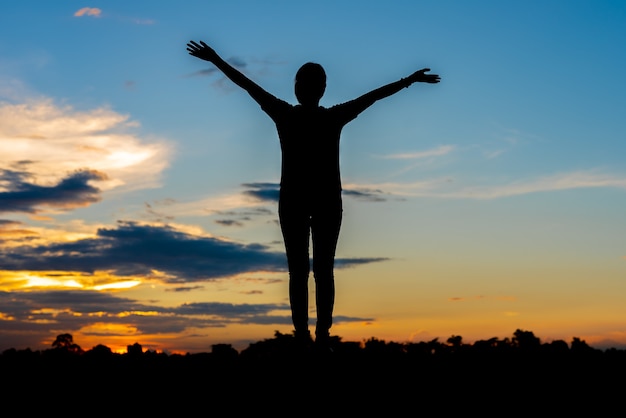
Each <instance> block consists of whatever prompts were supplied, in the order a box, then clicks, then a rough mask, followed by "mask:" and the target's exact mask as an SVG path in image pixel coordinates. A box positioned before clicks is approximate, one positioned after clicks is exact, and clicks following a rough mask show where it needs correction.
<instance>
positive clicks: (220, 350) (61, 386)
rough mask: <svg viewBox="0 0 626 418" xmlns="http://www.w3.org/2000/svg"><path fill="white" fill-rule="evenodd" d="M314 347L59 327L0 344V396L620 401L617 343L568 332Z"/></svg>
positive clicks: (307, 406) (209, 402)
mask: <svg viewBox="0 0 626 418" xmlns="http://www.w3.org/2000/svg"><path fill="white" fill-rule="evenodd" d="M325 348H326V349H324V350H319V349H318V348H317V347H316V346H315V344H313V343H312V344H311V345H308V346H302V345H301V344H299V343H298V341H297V340H296V339H295V338H294V336H293V335H290V334H281V333H280V332H276V333H275V335H274V337H273V338H269V339H265V340H262V341H258V342H255V343H252V344H250V345H249V346H248V347H247V348H245V349H243V350H241V352H238V351H237V350H235V349H234V348H233V347H232V346H231V345H230V344H216V345H213V346H211V350H210V351H207V352H203V353H193V354H192V353H187V354H167V353H163V352H156V351H151V350H144V349H143V347H142V346H141V345H140V344H139V343H135V344H133V345H129V346H128V347H127V352H126V353H124V354H120V353H114V352H112V350H111V349H110V348H108V347H107V346H105V345H101V344H100V345H97V346H95V347H93V348H91V349H89V350H83V349H82V348H81V347H80V346H79V345H78V344H76V343H75V342H74V341H73V337H72V335H71V334H61V335H59V336H57V338H56V340H55V341H54V342H53V343H52V346H51V347H50V348H49V349H46V350H41V351H33V350H30V349H23V350H17V349H13V348H12V349H8V350H5V351H4V352H2V354H1V355H0V376H2V380H1V381H2V383H3V388H2V390H3V392H2V393H3V395H4V398H3V399H5V400H11V399H14V397H13V396H22V395H23V394H28V396H30V397H31V398H32V399H34V400H37V402H44V401H43V400H44V399H48V401H50V402H58V400H59V399H66V398H67V397H68V396H71V399H74V400H77V399H78V400H89V401H90V402H91V403H90V404H89V408H91V409H89V410H88V411H91V412H94V411H97V410H99V409H100V408H104V407H111V408H113V406H115V408H118V409H119V410H120V411H122V410H123V411H124V412H127V415H130V414H131V413H132V411H129V410H128V405H132V406H134V407H136V409H135V410H134V411H135V413H137V414H141V416H147V415H146V414H147V410H151V411H153V412H156V413H157V414H156V415H157V416H161V415H162V414H170V413H172V414H174V412H171V411H172V410H171V409H167V408H175V409H176V412H175V413H176V416H186V415H188V416H191V414H196V415H197V413H198V411H202V410H204V409H203V408H210V409H211V411H215V409H214V408H218V409H219V408H222V409H221V410H226V409H224V408H227V410H228V411H229V415H233V416H243V415H244V414H251V413H254V414H258V413H259V412H263V411H266V412H272V413H273V414H274V415H273V416H292V415H303V416H310V415H315V414H319V415H324V416H334V414H333V413H330V414H327V412H328V411H329V410H331V411H333V412H336V413H337V414H339V413H342V414H346V415H347V416H356V414H365V415H366V416H370V415H372V414H374V413H376V414H379V413H380V414H383V413H384V416H397V415H398V414H407V415H408V416H418V415H420V414H418V413H416V412H424V411H426V412H433V411H444V412H445V411H447V412H449V414H446V413H443V414H442V416H450V415H451V414H452V411H460V412H463V413H464V414H465V412H468V411H470V410H473V411H476V412H478V413H479V414H480V416H481V417H485V416H501V415H511V416H526V415H527V414H528V413H532V414H533V416H536V415H534V414H535V413H536V412H537V411H538V410H541V412H542V414H540V415H538V416H547V415H546V414H550V412H552V413H553V414H556V415H555V416H565V415H563V414H565V413H566V412H567V411H569V412H576V413H581V412H584V411H586V409H585V408H586V407H589V408H593V412H594V413H593V415H591V416H603V415H602V414H601V413H600V411H602V410H603V408H607V407H613V406H614V405H618V404H619V405H620V406H619V407H620V408H622V407H623V405H622V404H621V402H622V401H621V400H622V399H623V393H624V391H625V390H626V385H625V384H624V383H623V382H624V376H625V375H626V351H625V350H620V349H615V348H611V349H606V350H600V349H596V348H593V347H591V346H589V345H588V344H587V343H586V342H585V341H583V340H581V339H579V338H573V339H572V341H571V342H570V343H567V342H565V341H559V340H557V341H552V342H549V343H544V342H542V341H541V340H540V339H539V338H538V337H536V336H535V335H534V333H533V332H531V331H524V330H519V329H518V330H516V331H515V332H514V333H513V336H512V337H511V338H504V339H499V338H491V339H488V340H480V341H475V342H473V343H471V344H469V343H464V342H463V339H462V337H460V336H451V337H450V338H448V339H447V340H446V341H445V342H442V341H439V340H438V339H434V340H431V341H424V342H411V343H398V342H387V341H383V340H379V339H377V338H370V339H369V340H366V341H363V342H344V341H342V340H341V338H340V337H337V336H335V337H333V338H332V342H331V349H332V350H328V349H327V348H328V347H325ZM103 394H106V396H104V395H103ZM122 395H123V396H122ZM103 396H104V397H103ZM120 396H121V397H120ZM124 397H125V398H124ZM122 398H123V399H125V401H124V402H126V403H124V405H122V404H120V402H122V400H123V399H122ZM15 399H17V398H15ZM139 399H141V401H140V400H139ZM103 400H106V402H104V401H103ZM131 400H132V402H131ZM96 401H97V402H96ZM617 401H619V403H618V402H617ZM93 402H96V403H95V404H94V403H93ZM294 402H296V403H297V404H298V405H300V406H293V405H296V404H294ZM44 403H45V402H44ZM122 403H123V402H122ZM283 403H286V404H285V405H283ZM37 405H40V403H37ZM94 405H97V406H94ZM289 405H290V406H289ZM498 405H506V407H507V408H513V409H512V410H511V411H513V412H515V413H505V412H503V410H502V409H498V408H500V407H498ZM163 408H166V409H163ZM292 408H296V410H295V411H294V410H293V409H292ZM494 408H495V409H494ZM279 412H283V413H279ZM33 413H34V412H33ZM525 414H526V415H525ZM102 415H103V416H105V414H104V412H102ZM108 415H111V413H108ZM208 415H210V414H208ZM213 415H215V413H214V414H213ZM218 415H220V416H223V414H218ZM467 415H469V416H473V415H475V414H470V413H469V412H468V413H467ZM575 416H579V415H575Z"/></svg>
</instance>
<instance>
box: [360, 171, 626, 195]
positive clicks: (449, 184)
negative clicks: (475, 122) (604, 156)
mask: <svg viewBox="0 0 626 418" xmlns="http://www.w3.org/2000/svg"><path fill="white" fill-rule="evenodd" d="M458 183H459V182H457V181H455V180H454V179H453V178H451V177H441V178H434V179H430V180H423V181H417V182H412V183H394V182H386V183H373V184H368V185H361V186H360V187H362V188H364V189H372V190H385V191H386V193H387V194H389V195H393V196H396V197H404V198H410V197H414V198H440V199H481V200H484V199H500V198H505V197H513V196H521V195H526V194H532V193H542V192H555V191H561V190H573V189H594V188H614V189H626V177H625V176H616V175H611V174H597V173H594V172H591V171H576V172H571V173H560V174H555V175H551V176H544V177H539V178H536V179H524V180H520V181H516V182H511V183H507V184H502V185H485V186H482V185H481V186H463V185H459V184H458ZM353 187H355V186H353Z"/></svg>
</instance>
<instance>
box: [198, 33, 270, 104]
mask: <svg viewBox="0 0 626 418" xmlns="http://www.w3.org/2000/svg"><path fill="white" fill-rule="evenodd" d="M187 51H189V55H193V56H194V57H196V58H200V59H202V60H205V61H209V62H210V63H212V64H213V65H215V66H216V67H217V68H218V69H219V70H220V71H221V72H222V73H224V75H225V76H226V77H228V78H229V79H230V80H231V81H232V82H233V83H235V84H236V85H238V86H239V87H241V88H242V89H244V90H245V91H247V92H248V94H249V95H250V96H251V97H252V98H253V99H254V100H256V101H257V103H259V104H260V105H261V104H262V103H263V102H265V101H266V99H267V98H268V97H273V96H271V95H270V94H269V93H268V92H266V91H265V90H263V88H262V87H261V86H259V85H258V84H256V83H255V82H254V81H252V80H250V79H249V78H248V77H246V76H245V75H244V74H243V73H241V72H240V71H239V70H237V69H236V68H235V67H233V66H232V65H230V64H229V63H228V62H226V61H225V60H223V59H222V57H220V56H219V55H218V54H217V52H215V51H214V50H213V48H211V47H210V46H208V45H207V44H205V43H204V42H203V41H200V43H197V42H195V41H190V42H189V43H187Z"/></svg>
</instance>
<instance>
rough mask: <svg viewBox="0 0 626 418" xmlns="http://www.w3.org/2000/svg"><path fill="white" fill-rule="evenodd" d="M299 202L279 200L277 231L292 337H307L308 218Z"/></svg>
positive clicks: (309, 225)
mask: <svg viewBox="0 0 626 418" xmlns="http://www.w3.org/2000/svg"><path fill="white" fill-rule="evenodd" d="M299 203H300V202H291V201H288V200H287V199H281V200H280V202H279V204H278V215H279V219H280V227H281V230H282V234H283V240H284V242H285V251H286V253H287V265H288V268H289V302H290V304H291V319H292V321H293V325H294V329H295V335H296V337H307V338H308V336H309V288H308V281H309V271H310V264H309V231H310V227H311V224H310V217H309V215H308V213H307V212H306V211H304V210H301V209H302V208H299Z"/></svg>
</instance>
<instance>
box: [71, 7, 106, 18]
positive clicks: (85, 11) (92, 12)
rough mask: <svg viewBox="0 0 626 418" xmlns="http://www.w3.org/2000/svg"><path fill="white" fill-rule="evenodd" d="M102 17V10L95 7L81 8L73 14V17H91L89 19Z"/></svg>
mask: <svg viewBox="0 0 626 418" xmlns="http://www.w3.org/2000/svg"><path fill="white" fill-rule="evenodd" d="M101 15H102V10H101V9H98V8H97V7H83V8H82V9H79V10H77V11H76V12H75V13H74V16H75V17H83V16H91V17H100V16H101Z"/></svg>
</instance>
